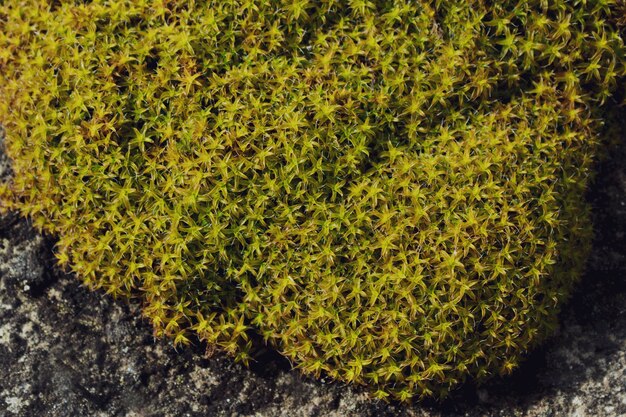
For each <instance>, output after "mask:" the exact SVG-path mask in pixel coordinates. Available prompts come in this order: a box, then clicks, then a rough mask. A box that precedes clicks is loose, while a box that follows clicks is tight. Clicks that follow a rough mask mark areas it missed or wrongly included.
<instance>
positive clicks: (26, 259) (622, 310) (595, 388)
mask: <svg viewBox="0 0 626 417" xmlns="http://www.w3.org/2000/svg"><path fill="white" fill-rule="evenodd" d="M623 161H626V144H624V143H622V145H620V149H618V150H617V151H616V152H613V153H612V157H611V158H610V159H609V160H608V161H606V162H605V163H604V164H603V165H602V167H601V169H600V173H599V175H598V177H597V178H598V180H597V183H596V184H595V186H594V188H593V190H592V192H591V193H590V196H589V199H590V201H591V203H592V205H593V207H594V217H595V220H594V222H595V226H596V230H597V238H596V243H595V246H594V253H593V256H592V258H591V261H590V265H589V270H588V273H587V275H586V276H585V277H584V279H583V281H582V282H581V284H580V285H579V287H578V289H577V291H576V292H575V294H574V295H573V297H572V299H571V301H570V302H569V303H568V304H567V305H566V306H565V307H564V309H563V311H562V313H561V323H562V326H561V328H560V329H559V330H558V331H557V333H556V334H555V335H554V337H553V338H551V339H550V340H548V341H547V342H546V343H545V344H544V345H543V347H541V348H540V349H538V350H536V351H534V352H532V353H530V354H529V355H528V358H527V360H526V362H525V363H524V364H522V366H521V367H520V369H519V370H518V371H516V372H515V373H514V374H513V375H512V376H510V377H507V378H499V379H496V380H492V381H491V382H489V383H487V384H485V385H482V386H480V387H476V386H474V385H472V384H471V383H468V384H466V385H465V386H463V387H462V388H460V389H459V390H458V391H456V392H455V393H453V395H452V396H451V397H450V398H449V399H448V400H446V401H445V402H444V403H440V404H439V403H434V402H425V403H415V404H413V405H410V406H407V405H401V404H386V403H383V402H379V401H372V400H368V399H367V397H366V395H365V393H364V391H363V390H362V389H360V388H358V387H353V386H346V385H345V384H341V383H336V382H329V381H324V380H314V379H310V378H306V377H303V376H301V375H300V374H299V373H298V372H297V371H295V370H290V369H289V363H288V362H287V361H286V360H285V359H282V358H281V357H280V355H278V354H276V353H275V352H272V351H267V352H266V353H265V354H263V355H261V356H260V357H259V358H258V362H256V363H255V364H253V366H252V367H251V368H250V369H249V368H245V367H243V366H242V365H239V364H235V363H234V362H233V361H232V360H231V359H230V358H228V357H225V356H222V355H215V356H213V357H210V358H209V357H206V356H205V355H204V347H203V346H202V345H200V344H197V345H196V346H192V347H189V348H185V349H179V350H178V351H176V350H175V349H174V348H173V347H172V346H171V344H170V343H169V342H168V341H165V340H154V338H153V337H152V333H151V329H150V327H149V325H148V324H147V323H145V322H144V321H142V319H141V315H140V306H139V305H138V304H137V303H136V302H134V301H126V300H114V299H112V298H110V297H108V296H105V295H103V294H101V293H91V292H89V291H87V290H86V289H85V288H84V287H82V286H81V284H80V283H79V281H78V280H77V279H76V278H75V277H73V276H70V275H65V274H63V273H62V272H60V271H57V270H55V268H54V262H53V257H52V251H53V244H52V241H51V240H50V239H49V238H47V237H44V236H41V235H39V234H38V233H36V232H35V231H34V230H33V229H32V228H31V227H30V225H29V224H28V222H27V221H26V220H21V219H19V218H18V217H17V216H16V215H8V216H5V217H2V218H1V219H0V417H13V416H125V417H140V416H290V417H291V416H337V417H339V416H342V417H343V416H396V415H397V416H425V417H426V416H428V417H435V416H459V417H460V416H546V417H547V416H581V417H582V416H610V417H613V416H626V280H625V277H626V259H625V255H626V250H625V248H626V165H625V164H624V163H623ZM3 164H4V166H3ZM6 172H8V168H7V162H6V160H4V162H3V156H2V155H1V154H0V177H2V176H3V173H6Z"/></svg>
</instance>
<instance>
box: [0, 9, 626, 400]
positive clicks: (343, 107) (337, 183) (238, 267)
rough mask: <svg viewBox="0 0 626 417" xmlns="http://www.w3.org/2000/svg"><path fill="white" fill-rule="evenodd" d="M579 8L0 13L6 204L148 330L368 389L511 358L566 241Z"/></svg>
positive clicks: (575, 138) (585, 33) (572, 275)
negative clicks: (284, 361) (254, 349)
mask: <svg viewBox="0 0 626 417" xmlns="http://www.w3.org/2000/svg"><path fill="white" fill-rule="evenodd" d="M624 11H625V8H624V5H623V4H622V3H621V2H617V1H612V0H604V1H602V0H599V1H576V0H572V1H565V0H559V1H549V2H548V1H532V0H528V1H521V0H518V1H502V2H486V1H466V0H463V1H417V2H416V1H408V0H406V1H365V0H348V1H345V0H342V1H336V0H321V1H309V0H299V1H286V0H280V1H279V0H272V1H251V0H249V1H244V0H237V1H234V0H227V1H224V0H220V1H182V0H171V1H168V0H163V1H159V2H148V1H137V0H132V1H131V0H128V1H123V0H113V1H102V0H95V1H90V2H82V1H54V2H48V1H41V0H28V1H17V0H15V1H5V2H2V3H1V4H0V97H1V98H2V99H1V100H0V123H2V124H3V125H4V126H5V127H6V132H7V138H6V139H7V140H6V142H7V143H6V148H7V149H6V150H7V152H8V154H9V155H10V157H11V158H12V160H13V170H14V176H13V178H12V179H11V180H10V181H9V182H8V183H5V184H4V185H2V188H0V190H1V191H0V196H1V198H2V202H3V206H2V207H3V208H4V209H16V210H19V211H21V213H23V215H25V216H29V217H31V218H32V219H33V220H34V223H35V224H36V225H37V226H38V227H40V228H41V229H45V230H48V231H50V232H53V233H54V234H56V235H57V236H58V237H59V242H58V245H57V256H58V259H59V262H60V263H61V264H63V265H66V266H68V267H69V268H71V270H73V271H74V272H76V274H77V275H78V276H79V277H81V278H82V280H83V281H84V282H85V283H86V284H87V285H89V286H90V287H92V288H103V289H105V290H106V291H107V292H108V293H110V294H113V295H115V296H118V295H126V296H129V295H134V296H137V297H140V298H141V299H142V300H143V302H144V304H145V306H144V313H145V315H146V316H147V317H149V318H150V320H151V321H152V323H153V324H154V327H155V332H156V334H157V335H167V336H170V337H172V338H173V339H174V342H175V343H176V344H186V343H189V342H190V340H191V337H192V335H193V334H197V335H198V336H199V337H200V338H201V339H203V340H206V341H207V342H209V343H210V344H211V345H212V346H218V347H220V348H222V349H224V350H226V351H227V352H230V353H231V354H234V355H236V357H237V358H238V359H240V360H243V361H247V360H248V359H249V353H250V352H249V350H250V344H251V342H250V341H249V336H250V332H253V331H256V332H259V333H260V334H261V335H262V336H263V337H264V338H265V339H266V340H267V341H268V342H271V343H272V345H274V346H276V347H277V348H278V349H279V350H280V351H281V352H283V353H284V354H285V355H287V356H288V357H289V358H291V359H293V361H294V363H296V364H297V365H298V366H299V367H300V368H301V369H302V370H303V371H305V372H309V373H314V374H319V373H320V372H325V373H327V374H328V375H330V376H332V377H333V378H337V379H341V380H345V381H349V382H355V383H364V384H367V385H368V387H369V388H370V389H371V391H372V392H373V393H374V395H375V396H377V397H380V398H386V397H389V396H393V397H394V398H397V399H400V400H408V399H410V398H412V397H414V396H420V397H421V396H430V395H445V393H446V392H447V391H448V390H449V389H451V388H452V387H454V386H455V385H457V384H458V383H460V382H461V381H463V380H464V379H466V378H467V377H474V378H478V379H482V378H485V377H487V376H489V375H492V374H494V373H506V372H509V371H511V369H513V368H514V367H515V366H516V365H517V363H518V361H519V359H520V356H521V355H522V354H523V353H524V352H525V351H527V350H528V349H529V348H531V347H532V346H534V345H535V344H536V343H538V342H539V341H540V340H541V339H542V338H543V337H544V336H545V335H546V334H547V333H548V331H549V329H550V328H551V327H553V325H554V323H555V315H556V312H557V309H558V306H559V305H560V303H561V302H562V301H563V300H564V298H565V297H566V296H567V294H568V292H569V290H570V288H571V286H572V284H573V283H574V282H575V281H576V279H577V278H578V276H579V275H580V273H581V270H582V266H583V264H584V258H585V253H586V251H587V250H588V246H589V236H590V230H589V222H588V214H587V211H588V210H587V207H586V205H585V204H584V203H583V199H582V195H583V192H584V190H585V187H586V184H587V182H588V179H589V176H590V168H591V163H592V161H593V159H594V156H595V155H596V154H597V147H598V140H597V132H598V126H600V124H601V121H600V120H599V118H598V117H596V116H594V114H595V113H594V112H593V109H594V108H596V107H597V105H598V104H599V103H601V102H602V101H604V100H605V99H607V98H608V97H609V96H610V95H611V92H612V91H613V90H614V88H615V86H616V83H617V80H618V77H620V76H622V75H624V72H625V71H624V47H623V41H622V37H621V35H620V32H619V30H618V26H619V25H620V24H623V23H624Z"/></svg>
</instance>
